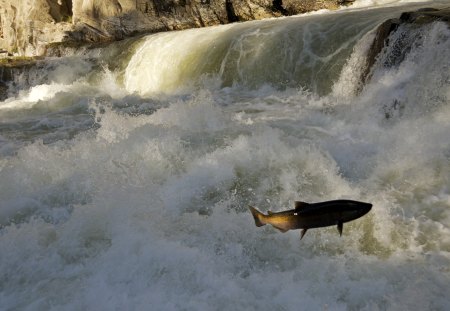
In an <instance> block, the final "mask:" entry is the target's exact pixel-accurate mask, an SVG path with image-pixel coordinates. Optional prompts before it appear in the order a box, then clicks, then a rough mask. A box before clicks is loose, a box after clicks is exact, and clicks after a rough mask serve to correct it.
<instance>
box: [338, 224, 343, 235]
mask: <svg viewBox="0 0 450 311" xmlns="http://www.w3.org/2000/svg"><path fill="white" fill-rule="evenodd" d="M343 228H344V223H343V222H342V221H340V222H338V224H337V229H338V231H339V235H340V236H342V229H343Z"/></svg>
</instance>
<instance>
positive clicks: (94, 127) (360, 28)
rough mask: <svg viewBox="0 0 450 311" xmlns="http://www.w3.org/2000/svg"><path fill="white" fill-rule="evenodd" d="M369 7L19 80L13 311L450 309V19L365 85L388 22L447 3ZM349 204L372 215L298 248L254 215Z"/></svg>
mask: <svg viewBox="0 0 450 311" xmlns="http://www.w3.org/2000/svg"><path fill="white" fill-rule="evenodd" d="M388 2H397V3H396V6H393V7H387V6H386V5H387V3H388ZM400 2H401V1H400ZM403 2H405V1H403ZM377 3H378V4H380V3H381V4H384V5H383V6H381V7H373V5H374V4H377ZM433 4H434V5H437V4H446V1H440V2H438V1H433ZM447 4H448V2H447ZM357 5H358V7H357V8H350V9H345V10H341V11H338V12H323V13H322V14H310V15H306V16H295V17H289V18H282V19H270V20H264V21H257V22H249V23H241V24H233V25H227V26H219V27H212V28H204V29H197V30H188V31H182V32H171V33H162V34H156V35H150V36H145V37H140V38H134V39H131V40H127V41H124V42H121V43H117V44H115V45H113V46H110V47H107V48H103V49H100V50H88V51H85V52H84V53H81V54H80V55H76V56H72V57H66V58H61V59H55V60H49V61H48V62H47V63H46V65H45V67H44V68H42V67H40V68H39V69H36V71H35V72H31V76H30V77H28V78H27V79H25V78H24V77H17V78H16V80H15V82H14V84H12V85H11V86H10V94H9V97H8V98H7V99H6V100H4V101H3V102H0V309H1V310H306V309H308V310H449V309H450V268H449V267H450V53H449V51H450V29H449V28H448V26H447V25H446V24H444V23H439V22H435V23H432V24H429V25H426V26H423V27H420V28H417V27H416V28H414V27H412V28H411V29H408V27H407V26H402V27H401V28H400V29H399V31H397V32H395V33H394V34H393V35H392V37H391V38H390V41H391V42H395V40H399V39H401V42H409V43H408V44H407V49H408V50H407V54H406V57H405V58H404V59H403V60H402V61H401V62H399V61H395V60H392V59H391V56H392V55H393V54H392V53H390V51H389V50H385V51H384V52H383V54H382V56H381V57H380V58H379V59H378V61H377V63H376V64H375V66H374V68H372V78H371V80H370V81H369V82H368V83H367V84H366V85H364V86H363V85H362V84H361V83H360V81H361V79H360V78H361V72H363V71H364V65H365V56H366V53H367V50H368V47H369V45H370V42H371V39H372V38H373V35H374V34H373V30H374V28H375V27H376V26H377V25H378V24H380V23H381V22H382V21H384V20H385V19H387V18H390V17H396V16H398V15H399V14H400V12H403V11H405V10H408V9H411V8H417V7H419V6H425V5H428V6H429V5H430V3H428V4H420V3H419V4H417V3H413V4H411V3H409V4H408V3H406V4H404V3H399V1H384V2H382V1H360V2H357ZM365 6H369V7H365ZM394 52H395V51H394ZM394 54H395V53H394ZM98 59H99V60H101V62H97V61H96V60H98ZM333 199H354V200H361V201H367V202H371V203H372V204H373V208H372V211H371V212H370V213H369V214H368V215H366V216H364V217H363V218H361V219H358V220H356V221H354V222H351V223H349V224H345V225H344V233H343V236H342V237H339V234H338V232H337V230H336V228H335V227H329V228H320V229H313V230H309V231H308V233H307V234H306V236H305V237H304V238H303V239H302V240H301V241H300V238H299V232H298V231H289V232H288V233H284V234H282V233H280V232H278V231H277V230H274V229H273V228H272V227H269V226H266V227H261V228H257V227H255V225H254V222H253V219H252V216H251V215H250V213H249V212H248V210H247V206H248V205H249V204H252V205H255V206H257V207H259V208H260V209H261V210H262V211H267V210H269V209H270V210H273V211H281V210H285V209H288V208H292V207H293V204H294V201H295V200H302V201H307V202H317V201H324V200H333Z"/></svg>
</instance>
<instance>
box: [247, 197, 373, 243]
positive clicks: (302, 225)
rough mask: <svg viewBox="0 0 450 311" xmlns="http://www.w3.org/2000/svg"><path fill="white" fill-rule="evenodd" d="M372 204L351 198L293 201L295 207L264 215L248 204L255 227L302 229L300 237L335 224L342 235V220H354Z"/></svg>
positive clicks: (284, 230) (366, 211)
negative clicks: (309, 201)
mask: <svg viewBox="0 0 450 311" xmlns="http://www.w3.org/2000/svg"><path fill="white" fill-rule="evenodd" d="M371 208H372V204H370V203H365V202H358V201H352V200H334V201H326V202H319V203H306V202H301V201H296V202H295V208H294V209H292V210H288V211H283V212H277V213H274V212H271V211H269V212H268V214H267V215H264V214H263V213H261V212H260V211H258V210H257V209H256V208H254V207H253V206H249V209H250V211H251V212H252V215H253V218H254V219H255V225H256V226H257V227H261V226H264V225H266V224H270V225H272V226H274V227H275V228H277V229H278V230H280V231H281V232H286V231H288V230H294V229H302V231H301V233H300V239H302V238H303V236H304V235H305V233H306V231H308V229H311V228H319V227H327V226H334V225H337V229H338V231H339V235H341V236H342V229H343V224H344V222H349V221H352V220H355V219H357V218H359V217H361V216H364V215H365V214H367V213H368V212H369V211H370V209H371Z"/></svg>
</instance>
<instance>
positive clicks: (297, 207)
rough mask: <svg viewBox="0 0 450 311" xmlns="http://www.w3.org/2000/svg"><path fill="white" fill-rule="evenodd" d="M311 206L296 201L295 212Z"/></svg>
mask: <svg viewBox="0 0 450 311" xmlns="http://www.w3.org/2000/svg"><path fill="white" fill-rule="evenodd" d="M307 206H309V203H306V202H302V201H295V210H300V209H302V208H305V207H307Z"/></svg>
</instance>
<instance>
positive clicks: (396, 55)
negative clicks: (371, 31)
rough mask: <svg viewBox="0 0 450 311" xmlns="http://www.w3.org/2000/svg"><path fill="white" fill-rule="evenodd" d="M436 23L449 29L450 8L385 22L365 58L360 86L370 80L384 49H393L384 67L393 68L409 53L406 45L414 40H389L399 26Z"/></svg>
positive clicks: (418, 13)
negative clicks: (443, 23)
mask: <svg viewBox="0 0 450 311" xmlns="http://www.w3.org/2000/svg"><path fill="white" fill-rule="evenodd" d="M436 21H442V22H445V23H447V24H448V25H449V27H450V8H445V9H439V10H438V9H433V8H425V9H420V10H418V11H415V12H405V13H402V14H401V15H400V17H399V18H394V19H389V20H386V21H385V22H383V23H382V24H381V25H380V26H378V28H377V29H376V34H375V38H374V40H373V42H372V45H371V46H370V48H369V54H368V55H367V58H366V66H365V68H366V70H365V71H364V72H363V73H362V77H361V82H362V83H361V85H364V84H366V83H367V82H368V81H369V80H370V78H371V70H372V67H373V65H374V64H375V62H376V61H377V59H378V57H379V55H380V53H382V51H383V50H384V48H385V47H387V46H391V47H393V48H392V49H391V52H390V53H391V54H392V55H389V57H388V59H389V63H385V64H384V65H385V66H388V67H389V66H395V65H397V64H399V63H401V62H402V61H403V60H404V59H405V57H406V54H407V53H408V52H409V51H410V46H408V45H411V44H412V43H413V42H414V40H402V38H403V37H404V36H401V38H400V39H399V40H397V41H394V42H391V41H390V40H389V37H390V35H391V34H392V33H393V32H395V31H397V29H398V28H399V27H400V25H410V26H413V27H420V26H422V25H426V24H429V23H432V22H436Z"/></svg>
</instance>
